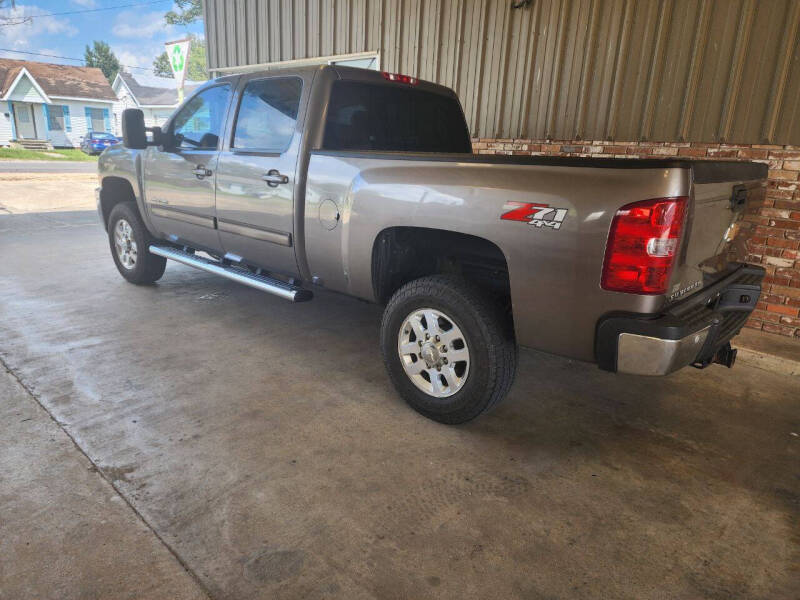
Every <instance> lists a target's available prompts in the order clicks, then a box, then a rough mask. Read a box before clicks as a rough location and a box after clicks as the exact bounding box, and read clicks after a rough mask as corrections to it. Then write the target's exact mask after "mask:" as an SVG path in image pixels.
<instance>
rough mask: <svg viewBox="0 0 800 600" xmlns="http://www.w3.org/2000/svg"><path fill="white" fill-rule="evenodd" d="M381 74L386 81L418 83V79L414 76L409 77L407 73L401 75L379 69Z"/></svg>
mask: <svg viewBox="0 0 800 600" xmlns="http://www.w3.org/2000/svg"><path fill="white" fill-rule="evenodd" d="M381 75H383V78H384V79H386V80H388V81H397V82H398V83H407V84H408V85H417V84H418V83H419V79H417V78H416V77H409V76H408V75H401V74H400V73H388V72H386V71H381Z"/></svg>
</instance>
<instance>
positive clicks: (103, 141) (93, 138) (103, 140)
mask: <svg viewBox="0 0 800 600" xmlns="http://www.w3.org/2000/svg"><path fill="white" fill-rule="evenodd" d="M119 142H120V139H119V138H118V137H117V136H115V135H111V134H110V133H101V132H98V131H90V132H89V133H87V134H86V135H85V136H83V139H81V150H83V151H84V152H86V154H100V153H101V152H102V151H103V150H105V149H106V148H110V147H111V146H114V145H115V144H118V143H119Z"/></svg>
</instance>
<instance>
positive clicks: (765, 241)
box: [472, 139, 800, 343]
mask: <svg viewBox="0 0 800 600" xmlns="http://www.w3.org/2000/svg"><path fill="white" fill-rule="evenodd" d="M472 145H473V148H474V150H475V152H478V153H480V154H519V155H528V156H531V155H532V156H544V155H548V156H596V157H609V158H611V157H613V158H647V157H667V156H686V157H691V158H699V159H704V158H705V159H727V160H733V159H737V158H738V159H748V160H756V161H759V162H763V163H767V164H769V182H768V183H767V196H766V200H765V202H764V205H763V206H761V207H759V208H758V209H757V210H756V211H754V213H753V214H749V215H747V217H746V218H747V219H749V220H752V221H754V222H755V223H756V232H755V235H754V237H753V238H752V240H751V243H750V256H749V257H748V260H749V261H750V262H752V263H754V264H758V265H761V266H763V267H764V268H765V269H766V270H767V276H766V279H765V280H764V289H763V292H762V295H761V301H760V302H759V303H758V307H757V309H756V310H755V311H754V312H753V315H752V316H751V318H750V320H749V321H748V322H747V327H751V328H754V329H761V330H763V331H765V332H769V333H775V334H780V335H785V336H789V337H793V338H795V339H796V340H797V341H798V343H800V189H798V188H799V187H800V146H775V145H758V144H753V145H733V144H718V143H711V144H706V143H695V142H692V143H677V142H676V143H672V142H666V143H663V142H662V143H659V142H576V141H553V140H547V141H536V140H512V139H473V140H472Z"/></svg>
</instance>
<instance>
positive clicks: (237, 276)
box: [150, 244, 314, 302]
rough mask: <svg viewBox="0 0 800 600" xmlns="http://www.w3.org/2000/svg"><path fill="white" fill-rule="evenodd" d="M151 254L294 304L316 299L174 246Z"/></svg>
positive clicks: (308, 292)
mask: <svg viewBox="0 0 800 600" xmlns="http://www.w3.org/2000/svg"><path fill="white" fill-rule="evenodd" d="M150 252H151V253H152V254H157V255H158V256H163V257H164V258H168V259H169V260H174V261H175V262H179V263H183V264H184V265H188V266H190V267H194V268H196V269H200V270H201V271H206V272H208V273H213V274H214V275H221V276H222V277H227V278H228V279H232V280H233V281H237V282H239V283H243V284H244V285H249V286H250V287H253V288H256V289H257V290H261V291H262V292H268V293H270V294H275V295H276V296H280V297H281V298H283V299H284V300H291V301H292V302H307V301H309V300H311V299H312V298H313V297H314V294H313V293H312V292H311V290H306V289H303V288H301V287H298V286H296V285H291V284H289V283H286V282H284V281H281V280H280V279H275V278H274V277H270V276H269V275H264V274H261V273H253V272H252V271H250V270H249V269H246V268H244V267H237V266H234V265H225V264H222V263H219V262H217V261H215V260H211V259H208V258H203V257H201V256H195V255H194V254H192V253H190V252H185V251H183V250H181V249H180V248H175V247H173V246H157V245H155V244H151V245H150Z"/></svg>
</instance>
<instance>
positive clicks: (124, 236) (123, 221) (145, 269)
mask: <svg viewBox="0 0 800 600" xmlns="http://www.w3.org/2000/svg"><path fill="white" fill-rule="evenodd" d="M152 241H154V238H153V237H152V236H151V235H150V232H148V231H147V228H146V227H145V225H144V222H143V221H142V217H141V216H140V215H139V211H138V210H137V209H136V205H135V204H134V203H133V202H120V203H119V204H117V205H116V206H115V207H114V208H113V209H112V210H111V215H109V217H108V242H109V245H110V246H111V255H112V256H113V257H114V263H115V264H116V265H117V270H118V271H119V272H120V275H122V276H123V277H124V278H125V279H127V280H128V281H130V282H131V283H136V284H148V283H153V282H155V281H158V280H159V279H161V276H162V275H163V274H164V269H166V266H167V259H165V258H164V257H163V256H156V255H155V254H150V251H149V250H148V248H149V247H150V243H151V242H152Z"/></svg>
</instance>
